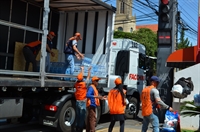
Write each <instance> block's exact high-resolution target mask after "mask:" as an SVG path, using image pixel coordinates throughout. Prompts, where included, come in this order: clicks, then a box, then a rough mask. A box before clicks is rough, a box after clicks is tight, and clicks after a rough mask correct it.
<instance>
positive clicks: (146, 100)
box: [141, 85, 155, 116]
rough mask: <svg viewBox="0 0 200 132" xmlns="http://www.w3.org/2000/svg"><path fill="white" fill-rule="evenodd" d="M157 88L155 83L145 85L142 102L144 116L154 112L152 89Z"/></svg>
mask: <svg viewBox="0 0 200 132" xmlns="http://www.w3.org/2000/svg"><path fill="white" fill-rule="evenodd" d="M153 88H155V87H154V86H153V85H151V86H148V87H145V88H144V89H143V90H142V94H141V102H142V116H149V115H150V114H152V112H153V108H152V101H151V95H150V92H151V89H153Z"/></svg>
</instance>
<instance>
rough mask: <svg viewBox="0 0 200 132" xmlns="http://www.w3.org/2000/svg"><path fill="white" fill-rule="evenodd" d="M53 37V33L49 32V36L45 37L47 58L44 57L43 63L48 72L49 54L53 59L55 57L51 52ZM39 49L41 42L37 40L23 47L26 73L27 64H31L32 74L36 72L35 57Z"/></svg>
mask: <svg viewBox="0 0 200 132" xmlns="http://www.w3.org/2000/svg"><path fill="white" fill-rule="evenodd" d="M54 36H55V33H54V32H52V31H51V32H49V34H48V35H47V45H46V51H47V57H46V63H45V64H46V66H45V67H46V71H49V68H50V67H49V65H50V55H49V54H51V55H52V56H53V57H54V56H55V54H54V53H53V52H52V51H51V48H52V39H53V38H54ZM40 49H41V41H39V40H37V41H34V42H30V43H28V44H26V45H25V46H24V47H23V54H24V58H25V60H26V65H25V71H28V68H29V63H32V68H33V69H32V71H33V72H36V71H37V64H36V57H37V54H38V52H39V51H40Z"/></svg>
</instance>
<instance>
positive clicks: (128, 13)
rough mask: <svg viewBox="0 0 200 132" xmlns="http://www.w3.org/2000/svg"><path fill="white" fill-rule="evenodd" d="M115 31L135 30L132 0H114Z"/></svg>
mask: <svg viewBox="0 0 200 132" xmlns="http://www.w3.org/2000/svg"><path fill="white" fill-rule="evenodd" d="M116 4H117V5H116V7H117V11H116V16H115V31H123V32H133V31H134V30H136V20H135V16H132V9H133V0H116Z"/></svg>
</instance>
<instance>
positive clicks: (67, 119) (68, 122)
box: [58, 100, 76, 132]
mask: <svg viewBox="0 0 200 132" xmlns="http://www.w3.org/2000/svg"><path fill="white" fill-rule="evenodd" d="M75 108H76V107H75V101H73V100H68V101H67V102H66V103H65V104H64V106H63V107H62V109H61V111H60V114H59V119H58V129H59V130H61V131H62V132H71V131H73V130H74V128H75V119H76V111H75V110H76V109H75Z"/></svg>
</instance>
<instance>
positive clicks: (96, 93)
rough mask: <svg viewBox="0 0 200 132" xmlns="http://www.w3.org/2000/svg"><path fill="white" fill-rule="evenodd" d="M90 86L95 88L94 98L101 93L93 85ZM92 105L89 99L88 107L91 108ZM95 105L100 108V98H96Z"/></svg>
mask: <svg viewBox="0 0 200 132" xmlns="http://www.w3.org/2000/svg"><path fill="white" fill-rule="evenodd" d="M90 86H91V87H92V88H93V90H94V96H98V95H99V93H98V90H97V89H96V87H95V86H94V85H93V84H92V85H90ZM90 104H91V102H90V99H89V98H87V107H88V106H90ZM95 104H96V106H100V102H99V99H98V98H95Z"/></svg>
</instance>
